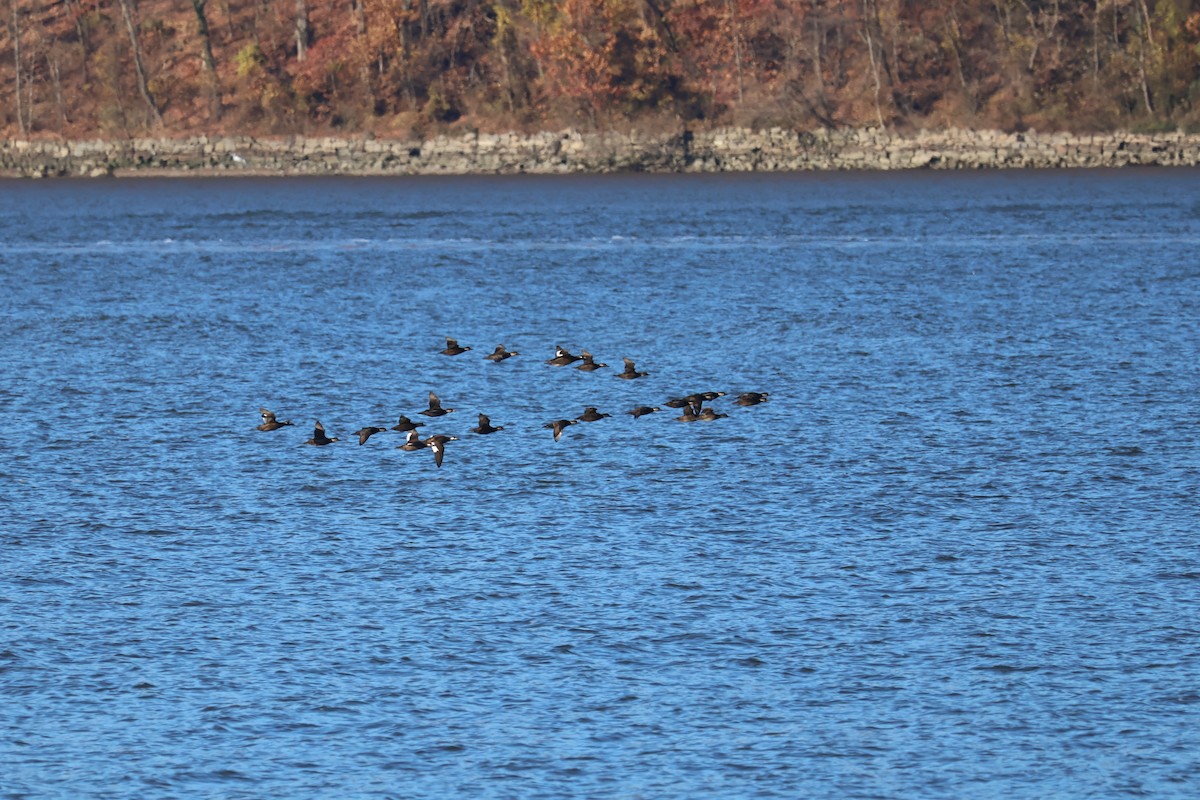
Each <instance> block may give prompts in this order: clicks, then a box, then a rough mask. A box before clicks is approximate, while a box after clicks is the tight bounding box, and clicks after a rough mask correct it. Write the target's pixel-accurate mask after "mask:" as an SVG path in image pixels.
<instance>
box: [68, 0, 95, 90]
mask: <svg viewBox="0 0 1200 800" xmlns="http://www.w3.org/2000/svg"><path fill="white" fill-rule="evenodd" d="M66 3H67V8H68V9H70V11H71V17H72V18H73V19H74V20H75V35H76V36H77V37H79V51H80V52H81V53H82V58H80V60H79V64H80V67H81V68H82V69H83V82H84V83H85V84H86V83H91V81H92V79H91V77H90V74H89V72H88V54H89V53H90V52H91V49H92V45H91V37H90V36H89V35H88V29H87V26H86V25H84V24H83V12H82V10H81V9H80V8H79V0H66Z"/></svg>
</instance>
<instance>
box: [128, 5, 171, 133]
mask: <svg viewBox="0 0 1200 800" xmlns="http://www.w3.org/2000/svg"><path fill="white" fill-rule="evenodd" d="M118 2H120V4H121V16H122V17H124V18H125V30H126V31H128V32H129V45H130V47H132V48H133V68H134V71H135V72H136V73H137V83H138V91H139V92H140V93H141V95H142V100H144V101H145V103H146V108H147V109H149V111H150V120H151V122H152V123H153V125H154V127H156V128H161V127H162V124H163V120H162V114H160V113H159V111H158V105H157V103H155V101H154V95H153V94H151V93H150V86H149V84H148V83H147V82H146V68H145V67H144V66H143V65H142V46H141V44H139V43H138V38H137V28H136V27H135V26H134V24H133V12H132V11H131V10H130V8H129V4H130V0H118Z"/></svg>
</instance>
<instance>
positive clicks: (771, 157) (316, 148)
mask: <svg viewBox="0 0 1200 800" xmlns="http://www.w3.org/2000/svg"><path fill="white" fill-rule="evenodd" d="M1197 164H1200V135H1193V134H1184V133H1156V134H1134V133H1108V134H1083V135H1077V134H1067V133H1035V132H1032V131H1031V132H1026V133H1001V132H998V131H964V130H946V131H921V132H918V133H914V134H903V135H902V134H896V133H892V132H889V131H885V130H882V129H865V130H843V131H828V130H814V131H797V130H787V129H783V128H771V129H769V130H762V131H751V130H746V129H730V128H727V129H718V130H713V131H703V132H694V133H683V134H676V135H673V136H646V135H639V134H638V133H636V132H634V133H631V134H615V133H591V134H584V133H579V132H576V131H563V132H558V133H538V134H532V135H521V134H515V133H508V134H483V133H478V134H477V133H470V134H464V135H457V136H439V137H437V138H435V139H429V140H426V141H403V140H394V139H375V138H371V137H358V138H330V137H309V138H301V137H287V138H275V139H255V138H253V137H249V136H228V137H206V136H196V137H191V138H186V139H127V140H113V141H101V140H96V141H72V142H61V141H48V140H46V141H43V140H34V141H12V140H10V141H0V175H3V176H9V177H14V176H23V177H50V176H86V177H101V176H107V175H118V176H130V175H150V176H152V175H181V174H194V175H239V174H244V175H465V174H516V173H531V174H565V173H583V172H592V173H595V172H789V171H802V170H890V169H1003V168H1029V169H1042V168H1060V167H1123V166H1136V165H1145V166H1149V165H1156V166H1196V165H1197Z"/></svg>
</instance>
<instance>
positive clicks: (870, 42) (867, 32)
mask: <svg viewBox="0 0 1200 800" xmlns="http://www.w3.org/2000/svg"><path fill="white" fill-rule="evenodd" d="M863 12H864V13H863V36H864V38H865V39H866V41H867V54H868V55H869V56H870V58H871V77H872V78H873V79H874V80H875V117H876V118H877V119H878V120H879V127H881V128H882V127H885V126H884V123H883V108H882V106H880V104H879V93H880V91H882V89H883V85H882V84H881V83H880V81H879V63H878V62H877V61H876V59H875V41H874V39H873V38H872V36H871V21H870V20H869V19H867V14H866V13H865V12H866V7H865V5H864V7H863Z"/></svg>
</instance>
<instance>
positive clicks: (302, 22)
mask: <svg viewBox="0 0 1200 800" xmlns="http://www.w3.org/2000/svg"><path fill="white" fill-rule="evenodd" d="M311 35H312V34H311V32H310V31H309V29H308V0H296V60H297V61H303V60H304V58H305V56H306V55H307V54H308V43H309V41H310V38H309V37H310V36H311Z"/></svg>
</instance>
